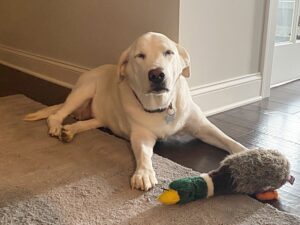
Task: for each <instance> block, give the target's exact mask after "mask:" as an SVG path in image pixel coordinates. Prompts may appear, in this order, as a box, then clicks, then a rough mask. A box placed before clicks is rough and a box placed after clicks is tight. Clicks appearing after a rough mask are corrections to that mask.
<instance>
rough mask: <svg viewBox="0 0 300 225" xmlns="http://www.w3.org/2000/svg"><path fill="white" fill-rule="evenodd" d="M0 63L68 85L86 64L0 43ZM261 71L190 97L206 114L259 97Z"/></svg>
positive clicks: (194, 91)
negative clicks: (41, 54) (81, 64)
mask: <svg viewBox="0 0 300 225" xmlns="http://www.w3.org/2000/svg"><path fill="white" fill-rule="evenodd" d="M0 64H3V65H6V66H9V67H12V68H15V69H17V70H20V71H23V72H25V73H27V74H31V75H33V76H36V77H39V78H41V79H44V80H47V81H49V82H52V83H55V84H58V85H61V86H64V87H67V88H72V87H73V85H74V84H75V82H76V81H77V79H78V77H79V76H80V74H82V73H84V72H86V71H88V70H90V68H86V67H82V66H78V65H74V64H71V63H67V62H64V61H61V60H56V59H52V58H49V57H44V56H40V55H37V54H33V53H29V52H26V51H22V50H18V49H14V48H11V47H8V46H5V45H0ZM261 82H262V79H261V74H260V73H256V74H249V75H243V76H240V77H237V78H233V79H229V80H224V81H220V82H215V83H210V84H206V85H201V86H196V87H192V88H191V94H192V97H193V99H194V101H195V102H196V103H197V104H198V105H199V106H200V107H201V108H202V110H203V111H204V112H205V114H206V115H212V114H215V113H219V112H223V111H226V110H229V109H232V108H235V107H239V106H242V105H246V104H249V103H252V102H255V101H258V100H260V99H261Z"/></svg>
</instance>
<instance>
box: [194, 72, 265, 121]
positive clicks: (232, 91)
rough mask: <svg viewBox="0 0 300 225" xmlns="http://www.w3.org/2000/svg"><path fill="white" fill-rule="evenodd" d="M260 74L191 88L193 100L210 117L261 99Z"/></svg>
mask: <svg viewBox="0 0 300 225" xmlns="http://www.w3.org/2000/svg"><path fill="white" fill-rule="evenodd" d="M261 82H262V77H261V75H260V73H255V74H249V75H243V76H240V77H237V78H233V79H228V80H223V81H220V82H215V83H210V84H206V85H201V86H197V87H193V88H191V95H192V97H193V100H194V101H195V102H196V103H197V104H198V105H199V106H200V107H201V109H202V110H203V111H204V113H205V115H207V116H210V115H213V114H216V113H220V112H223V111H226V110H229V109H233V108H236V107H239V106H242V105H246V104H250V103H253V102H255V101H259V100H261V99H262V97H261Z"/></svg>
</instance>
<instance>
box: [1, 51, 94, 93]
mask: <svg viewBox="0 0 300 225" xmlns="http://www.w3.org/2000/svg"><path fill="white" fill-rule="evenodd" d="M0 63H1V64H3V65H6V66H9V67H12V68H14V69H17V70H20V71H23V72H25V73H27V74H31V75H33V76H36V77H38V78H41V79H43V80H47V81H50V82H52V83H55V84H58V85H61V86H64V87H67V88H72V87H73V85H74V84H75V82H76V81H77V79H78V77H79V76H80V74H82V73H83V72H86V71H88V70H90V68H86V67H82V66H78V65H74V64H71V63H67V62H64V61H61V60H57V59H52V58H49V57H44V56H40V55H37V54H33V53H30V52H26V51H22V50H19V49H15V48H12V47H9V46H5V45H0Z"/></svg>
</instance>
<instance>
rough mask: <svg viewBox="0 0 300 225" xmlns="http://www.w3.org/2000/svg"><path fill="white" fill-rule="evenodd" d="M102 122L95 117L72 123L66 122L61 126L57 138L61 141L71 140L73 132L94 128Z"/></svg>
mask: <svg viewBox="0 0 300 225" xmlns="http://www.w3.org/2000/svg"><path fill="white" fill-rule="evenodd" d="M102 125H103V124H102V123H101V122H99V121H98V120H96V119H90V120H84V121H78V122H75V123H73V124H68V125H65V126H63V127H62V130H61V134H60V136H59V139H60V140H61V141H63V142H70V141H72V139H73V137H74V136H75V134H78V133H81V132H83V131H87V130H91V129H96V128H98V127H101V126H102Z"/></svg>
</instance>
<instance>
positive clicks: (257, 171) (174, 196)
mask: <svg viewBox="0 0 300 225" xmlns="http://www.w3.org/2000/svg"><path fill="white" fill-rule="evenodd" d="M294 179H295V178H294V177H293V176H290V164H289V162H288V160H287V158H286V157H285V156H283V155H282V154H281V153H279V152H278V151H275V150H262V149H256V150H249V151H246V152H241V153H237V154H234V155H230V156H228V157H226V158H225V159H224V160H223V161H222V162H221V166H220V167H219V168H218V169H216V170H213V171H210V172H209V173H204V174H201V175H200V176H199V177H188V178H182V179H179V180H175V181H173V182H171V183H170V184H169V189H168V190H166V191H165V192H164V193H162V194H161V195H160V196H159V201H160V202H162V203H164V204H167V205H170V204H176V203H187V202H190V201H195V200H198V199H203V198H208V197H211V196H213V195H222V194H235V193H242V194H250V195H253V194H258V193H263V192H269V193H270V192H274V191H275V190H276V189H278V188H279V187H281V186H282V185H283V184H285V183H286V181H289V182H290V183H291V184H293V182H294ZM262 198H264V196H263V197H262ZM271 198H272V197H271ZM262 200H263V199H262Z"/></svg>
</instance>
